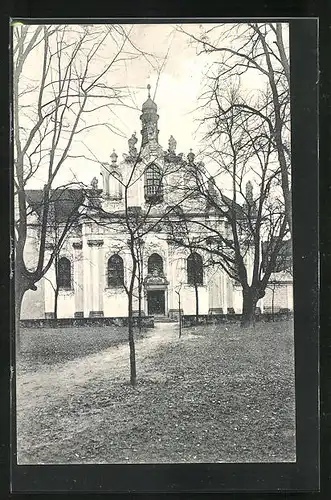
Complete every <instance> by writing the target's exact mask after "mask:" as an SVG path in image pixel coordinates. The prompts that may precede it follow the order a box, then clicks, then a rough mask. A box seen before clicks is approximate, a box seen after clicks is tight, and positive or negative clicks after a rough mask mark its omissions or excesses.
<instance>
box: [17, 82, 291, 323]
mask: <svg viewBox="0 0 331 500" xmlns="http://www.w3.org/2000/svg"><path fill="white" fill-rule="evenodd" d="M158 119H159V115H158V110H157V105H156V103H155V102H154V101H153V100H152V99H151V97H150V89H148V98H147V100H146V102H144V104H143V105H142V113H141V116H140V120H141V140H140V147H139V148H137V144H138V142H139V141H138V137H137V136H136V134H135V133H134V134H133V135H132V137H131V138H130V139H129V141H128V151H127V152H126V153H125V154H123V157H122V159H119V157H118V155H117V154H116V152H115V151H113V152H112V153H111V154H110V162H109V163H104V164H101V165H100V172H98V173H96V177H95V178H94V179H93V181H92V183H91V187H90V189H89V195H88V197H87V198H88V200H87V201H88V202H87V203H85V202H83V198H82V192H81V191H80V190H77V189H76V190H75V189H68V190H64V191H63V196H58V198H57V199H56V200H55V202H54V206H53V220H54V224H51V225H50V226H52V227H50V229H49V230H50V237H49V242H48V244H47V247H46V254H45V262H46V261H47V259H48V257H49V255H50V253H51V252H52V249H53V248H54V247H53V246H52V238H53V242H54V241H55V238H56V234H58V233H59V231H60V230H61V227H63V225H64V224H65V223H66V218H67V216H68V213H69V212H70V210H71V208H72V207H73V206H74V205H75V204H77V203H78V204H80V203H81V205H82V210H81V212H80V217H79V219H78V220H77V221H76V223H75V224H74V225H73V227H72V229H71V230H70V232H69V233H68V235H67V237H66V239H65V242H64V244H63V245H62V246H61V249H60V251H59V254H58V255H57V256H56V259H55V262H54V264H53V265H52V266H51V268H50V269H49V270H48V272H47V273H46V275H45V276H44V278H42V279H41V280H40V282H38V283H37V284H36V286H37V290H36V291H32V290H29V291H28V292H27V293H26V294H25V297H24V299H23V304H22V313H21V318H22V319H39V318H40V319H41V318H53V317H55V316H56V317H57V318H79V317H80V318H81V317H84V318H87V317H124V316H127V315H128V289H129V287H130V280H131V277H132V272H133V269H135V275H136V279H135V281H134V290H133V310H134V313H135V314H138V311H139V310H140V311H141V312H142V314H144V315H154V316H164V317H169V318H173V317H176V316H177V314H178V308H179V299H180V308H181V310H182V313H183V314H185V315H191V314H192V315H193V314H195V313H196V310H197V307H198V312H199V314H201V315H207V314H222V313H223V314H226V313H241V308H242V292H241V287H240V285H239V284H238V283H237V282H235V281H234V280H232V279H231V278H230V277H229V276H228V275H227V273H226V272H225V271H224V270H222V269H221V267H217V266H210V265H208V266H207V265H205V262H206V259H207V256H206V255H205V253H204V252H203V251H199V250H196V249H194V240H195V233H196V232H198V229H197V228H198V227H199V220H201V221H203V220H205V219H204V218H205V217H206V201H205V200H204V199H203V198H202V197H201V198H199V197H196V196H194V197H192V196H188V195H187V193H188V192H189V187H190V183H193V182H194V179H193V178H190V176H189V175H188V172H189V168H185V169H183V168H181V166H182V165H183V162H185V164H186V165H188V166H190V165H192V168H193V167H194V164H195V155H194V153H193V152H192V151H190V152H188V153H187V155H183V154H182V153H181V154H178V153H177V152H176V148H177V144H176V140H175V139H174V138H173V137H172V136H171V137H170V138H169V142H168V147H167V149H163V148H162V146H161V145H160V144H159V130H158ZM202 167H203V165H201V168H202ZM99 179H100V181H99ZM99 182H100V185H101V186H100V187H99ZM80 197H81V198H80ZM27 199H28V203H29V205H30V206H31V208H32V210H33V213H34V216H32V219H31V224H30V225H29V242H28V245H27V248H26V260H27V261H28V262H30V263H31V266H33V262H34V257H35V256H36V255H37V244H38V236H37V235H38V213H40V210H41V209H42V202H41V200H42V191H38V190H31V191H29V192H27ZM182 214H185V221H193V222H192V223H190V222H188V223H185V227H184V228H183V217H182ZM213 217H214V219H212V218H213ZM169 219H171V221H172V226H171V227H172V232H173V231H175V232H176V231H177V229H176V227H177V228H178V231H184V233H185V234H184V237H185V238H186V241H187V244H186V245H183V246H182V247H181V246H180V245H178V244H176V243H175V241H174V239H173V238H171V234H169V230H168V229H167V228H168V222H169ZM210 220H212V222H213V223H215V224H216V225H217V227H218V228H219V230H222V231H224V234H227V233H228V234H230V233H229V231H230V229H229V227H228V224H227V222H226V220H225V219H224V218H222V217H219V216H215V215H210V216H209V222H210ZM142 221H143V223H142ZM176 223H177V226H176ZM201 227H202V225H201ZM174 228H175V229H174ZM58 230H59V231H58ZM185 231H186V232H185ZM51 233H52V234H51ZM190 241H191V242H192V247H191V246H190ZM130 245H131V246H130ZM132 245H133V246H134V248H132ZM132 252H134V255H135V256H136V261H135V262H134V261H133V258H132ZM246 266H247V269H248V271H249V272H250V268H251V263H250V256H249V253H248V255H247V262H246ZM292 288H293V287H292V278H291V276H290V275H289V274H288V273H287V272H286V271H282V270H280V271H279V272H277V273H275V274H274V276H273V277H272V280H271V285H270V287H268V289H267V291H266V295H265V297H264V298H263V299H261V300H260V301H259V302H258V307H259V308H260V310H261V312H263V311H267V312H271V309H272V310H274V311H275V312H276V311H279V310H280V309H284V310H285V309H286V310H292V309H293V299H292V293H293V290H292Z"/></svg>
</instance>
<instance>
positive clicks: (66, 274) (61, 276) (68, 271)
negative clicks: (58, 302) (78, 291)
mask: <svg viewBox="0 0 331 500" xmlns="http://www.w3.org/2000/svg"><path fill="white" fill-rule="evenodd" d="M61 261H62V262H63V261H66V263H68V265H67V267H66V268H64V269H62V270H60V265H61V264H60V263H61ZM56 266H57V270H56V286H57V288H58V290H59V291H67V290H72V289H73V286H72V274H73V273H72V262H71V260H70V259H69V258H68V257H66V256H65V255H63V256H62V257H60V258H59V259H58V261H57V263H56ZM63 282H65V285H64V284H63Z"/></svg>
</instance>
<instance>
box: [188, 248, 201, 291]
mask: <svg viewBox="0 0 331 500" xmlns="http://www.w3.org/2000/svg"><path fill="white" fill-rule="evenodd" d="M196 256H197V257H198V259H197V260H196ZM197 263H199V268H198V272H197ZM186 274H187V284H188V285H189V286H204V269H203V259H202V257H201V255H200V254H199V253H197V252H191V253H190V255H189V256H188V257H187V259H186ZM197 278H198V279H197Z"/></svg>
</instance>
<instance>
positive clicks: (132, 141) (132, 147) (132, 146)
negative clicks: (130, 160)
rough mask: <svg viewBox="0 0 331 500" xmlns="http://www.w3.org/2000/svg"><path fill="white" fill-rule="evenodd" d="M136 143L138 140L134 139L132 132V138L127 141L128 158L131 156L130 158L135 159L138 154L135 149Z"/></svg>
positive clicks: (134, 134) (134, 135)
mask: <svg viewBox="0 0 331 500" xmlns="http://www.w3.org/2000/svg"><path fill="white" fill-rule="evenodd" d="M137 142H138V139H137V137H136V133H135V132H133V134H132V136H131V137H130V139H129V140H128V145H129V153H130V156H132V157H135V156H137V154H138V151H137V148H136V144H137Z"/></svg>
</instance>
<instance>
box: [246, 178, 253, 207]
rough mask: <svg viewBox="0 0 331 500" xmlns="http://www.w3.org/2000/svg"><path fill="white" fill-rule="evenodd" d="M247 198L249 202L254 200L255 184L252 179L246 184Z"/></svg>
mask: <svg viewBox="0 0 331 500" xmlns="http://www.w3.org/2000/svg"><path fill="white" fill-rule="evenodd" d="M246 200H247V203H252V202H253V185H252V183H251V181H248V182H247V184H246Z"/></svg>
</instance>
